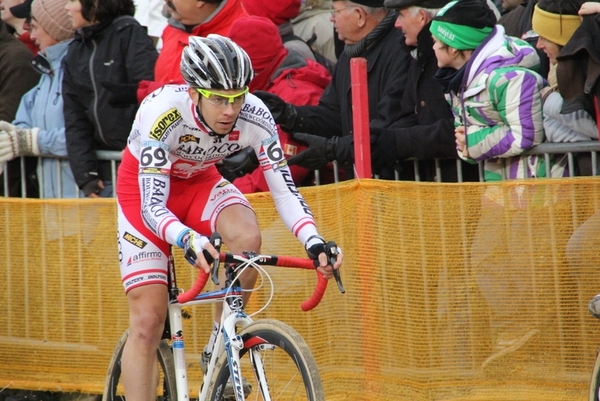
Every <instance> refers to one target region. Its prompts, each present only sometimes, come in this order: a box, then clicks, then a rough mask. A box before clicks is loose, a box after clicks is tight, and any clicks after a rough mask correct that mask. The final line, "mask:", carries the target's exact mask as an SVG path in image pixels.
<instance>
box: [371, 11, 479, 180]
mask: <svg viewBox="0 0 600 401" xmlns="http://www.w3.org/2000/svg"><path fill="white" fill-rule="evenodd" d="M448 2H449V0H385V3H384V4H385V6H386V7H389V8H393V9H395V10H396V11H397V12H398V19H397V20H396V24H395V26H396V28H398V29H401V30H402V32H403V33H404V44H405V45H406V46H407V48H408V49H409V51H410V54H411V56H412V57H411V61H410V66H409V69H408V75H407V80H406V88H405V89H404V92H403V95H402V102H401V110H402V113H401V115H400V116H399V118H397V119H396V121H394V122H393V124H392V125H391V126H390V127H386V128H379V127H371V135H372V140H371V143H372V151H371V153H372V160H373V169H374V172H375V173H378V174H380V175H381V176H382V178H393V177H391V176H390V175H391V174H393V173H394V172H396V174H399V176H400V178H401V179H411V177H410V175H411V174H412V172H413V170H414V167H413V162H412V161H410V162H406V161H405V160H406V159H409V158H416V159H418V160H419V174H420V178H421V180H423V181H436V180H438V181H444V182H455V181H457V180H458V178H459V175H458V171H457V168H456V165H457V164H456V158H457V156H456V144H455V142H454V140H455V138H454V117H453V115H452V111H451V109H450V105H449V104H448V102H447V101H446V99H445V97H444V92H443V89H442V86H441V85H440V84H439V83H438V82H437V81H435V80H434V79H433V77H434V75H435V73H436V71H437V70H438V66H437V59H436V57H435V53H434V51H433V48H432V46H433V39H432V37H431V33H430V32H429V25H430V24H431V20H432V19H433V17H435V15H436V14H437V12H438V11H439V9H441V8H442V7H443V6H445V5H446V4H447V3H448ZM375 138H376V139H375ZM434 158H440V159H443V160H440V167H441V177H439V176H437V174H438V172H436V166H435V163H434V161H433V159H434ZM461 166H462V174H463V175H462V179H463V180H468V181H471V180H472V181H476V180H477V179H478V171H477V166H476V165H470V164H468V163H465V162H463V163H461Z"/></svg>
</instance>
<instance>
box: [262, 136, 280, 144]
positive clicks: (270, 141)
mask: <svg viewBox="0 0 600 401" xmlns="http://www.w3.org/2000/svg"><path fill="white" fill-rule="evenodd" d="M276 140H277V137H276V136H272V137H270V138H267V139H264V140H263V141H262V142H261V144H262V145H263V146H267V145H270V144H272V143H273V142H275V141H276Z"/></svg>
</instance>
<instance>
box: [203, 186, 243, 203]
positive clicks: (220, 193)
mask: <svg viewBox="0 0 600 401" xmlns="http://www.w3.org/2000/svg"><path fill="white" fill-rule="evenodd" d="M237 192H238V191H237V190H236V189H235V188H229V189H223V190H222V191H219V192H217V193H216V194H215V195H214V196H212V197H211V198H210V199H209V201H210V202H214V201H215V199H218V198H220V197H221V196H224V195H227V194H237Z"/></svg>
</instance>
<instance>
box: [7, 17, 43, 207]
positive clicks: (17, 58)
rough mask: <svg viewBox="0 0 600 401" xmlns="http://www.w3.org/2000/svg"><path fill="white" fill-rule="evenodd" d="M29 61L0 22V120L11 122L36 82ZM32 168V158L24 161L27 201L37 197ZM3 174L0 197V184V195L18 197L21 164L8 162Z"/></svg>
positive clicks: (26, 52) (24, 48)
mask: <svg viewBox="0 0 600 401" xmlns="http://www.w3.org/2000/svg"><path fill="white" fill-rule="evenodd" d="M32 59H33V55H32V54H31V52H30V51H29V49H28V48H27V46H25V45H24V44H23V43H22V42H21V41H19V39H17V38H16V37H15V36H14V35H11V34H10V33H9V32H8V30H7V29H6V25H4V22H2V21H1V20H0V71H1V73H0V99H1V100H0V120H3V121H12V120H13V119H14V118H15V113H16V112H17V109H18V107H19V103H20V101H21V97H22V96H23V95H24V94H25V93H26V92H27V91H28V90H30V89H31V88H33V87H34V86H35V84H36V82H37V81H38V80H39V79H40V74H38V73H37V72H36V71H35V70H34V69H33V68H32V67H31V64H30V62H31V60H32ZM36 166H37V158H36V157H25V171H26V179H25V182H26V187H25V193H26V195H27V197H28V198H37V197H38V193H39V188H38V185H39V184H38V179H37V174H36ZM4 171H5V173H4V174H7V175H8V194H5V193H4V185H2V184H0V195H7V196H16V197H20V196H21V194H22V188H21V179H22V177H21V160H20V159H13V160H11V161H9V162H8V163H7V164H6V166H5V168H4ZM3 179H4V175H0V180H2V181H3Z"/></svg>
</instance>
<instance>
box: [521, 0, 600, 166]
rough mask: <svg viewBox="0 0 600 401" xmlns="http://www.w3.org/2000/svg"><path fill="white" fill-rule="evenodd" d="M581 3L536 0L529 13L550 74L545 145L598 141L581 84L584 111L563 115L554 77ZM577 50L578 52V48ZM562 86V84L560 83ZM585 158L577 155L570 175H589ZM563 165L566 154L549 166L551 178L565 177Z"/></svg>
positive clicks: (590, 106)
mask: <svg viewBox="0 0 600 401" xmlns="http://www.w3.org/2000/svg"><path fill="white" fill-rule="evenodd" d="M583 3H584V2H583V1H582V0H580V1H572V2H564V1H559V0H540V1H539V2H538V4H537V5H536V6H535V10H534V12H533V22H532V24H533V28H534V30H535V31H536V32H537V33H538V34H539V38H538V42H537V48H538V49H540V50H542V51H544V52H545V54H546V55H547V57H548V59H549V61H550V72H549V73H548V82H549V83H550V87H548V88H545V90H544V131H545V134H546V140H547V141H548V142H579V141H589V140H590V139H596V140H597V139H598V128H597V127H596V122H595V121H594V117H593V116H594V114H595V111H594V106H593V103H592V97H591V95H585V94H583V92H584V84H583V82H581V83H580V92H581V94H582V96H581V97H580V99H582V100H583V99H586V98H589V99H588V101H587V104H588V107H587V110H586V109H585V108H582V109H578V110H574V111H572V112H568V113H566V112H563V98H562V96H561V93H560V91H559V86H558V82H557V77H556V70H557V65H558V64H557V56H558V55H559V52H560V51H561V49H562V48H563V46H565V45H566V44H567V42H568V41H569V40H570V39H571V36H572V35H573V33H574V32H575V30H576V29H577V28H578V27H579V25H580V24H581V20H580V18H579V15H578V12H579V9H580V7H581V5H582V4H583ZM577 49H578V50H579V48H578V47H577ZM563 63H564V62H563ZM578 63H581V60H580V59H578ZM586 67H587V66H586ZM570 72H571V73H570V74H569V82H568V83H567V84H566V86H567V87H568V88H567V89H570V88H572V87H573V86H574V83H575V74H574V71H570ZM564 86H565V83H563V87H564ZM563 89H564V88H563ZM567 107H568V106H567ZM586 156H588V155H577V164H578V167H579V168H578V171H575V172H571V173H574V174H575V175H591V173H592V171H591V166H590V165H591V158H590V157H586ZM567 166H568V161H567V155H563V156H562V157H561V158H557V160H556V163H555V164H554V166H553V169H554V171H553V175H554V176H562V175H569V172H568V167H567ZM563 171H564V173H563Z"/></svg>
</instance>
